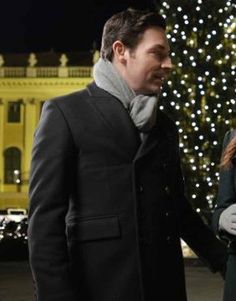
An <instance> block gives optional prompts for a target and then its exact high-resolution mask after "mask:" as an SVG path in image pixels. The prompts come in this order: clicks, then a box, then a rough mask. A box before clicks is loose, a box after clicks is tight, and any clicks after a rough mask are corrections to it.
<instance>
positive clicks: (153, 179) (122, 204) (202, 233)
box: [28, 83, 225, 301]
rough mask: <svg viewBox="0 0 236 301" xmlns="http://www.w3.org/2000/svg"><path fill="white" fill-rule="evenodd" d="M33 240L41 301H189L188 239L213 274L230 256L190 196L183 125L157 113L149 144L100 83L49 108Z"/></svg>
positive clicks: (33, 194)
mask: <svg viewBox="0 0 236 301" xmlns="http://www.w3.org/2000/svg"><path fill="white" fill-rule="evenodd" d="M28 235H29V249H30V264H31V268H32V272H33V277H34V281H35V289H36V291H35V292H36V295H37V300H38V301H72V300H73V301H85V300H86V301H154V300H155V301H157V300H165V301H185V300H186V292H185V280H184V266H183V258H182V252H181V244H180V237H182V238H183V239H184V240H185V241H186V243H187V244H188V245H189V246H190V247H191V248H192V249H193V250H194V251H195V252H196V253H197V254H198V255H199V256H200V257H201V258H202V259H203V260H204V261H205V262H206V263H207V264H208V265H209V267H210V268H211V269H212V270H217V269H218V268H219V267H220V266H221V265H222V262H223V260H224V259H223V257H224V255H225V250H224V247H223V245H222V244H221V243H220V242H219V240H218V239H216V238H215V236H214V234H213V231H211V230H210V229H209V228H208V227H207V226H206V225H205V224H204V223H203V222H202V220H201V219H200V217H199V216H198V214H196V213H195V211H194V210H192V208H191V206H190V204H189V203H188V201H187V200H186V198H185V196H184V187H183V178H182V174H181V168H180V160H179V150H178V131H177V129H176V126H175V123H174V122H173V121H171V120H170V119H169V118H168V117H167V116H166V115H165V114H164V113H163V112H161V111H158V113H157V121H156V124H155V126H154V127H153V128H152V130H151V131H150V132H149V133H148V135H145V137H144V140H143V141H142V142H141V140H140V137H139V133H138V131H137V129H136V128H135V126H134V124H133V122H132V120H131V119H130V116H129V114H128V112H127V110H126V109H125V108H124V107H123V105H122V104H121V102H120V101H119V100H118V99H116V98H115V97H113V96H112V95H110V94H109V93H107V92H105V91H104V90H102V89H100V88H98V87H97V86H96V85H95V83H92V84H91V85H89V86H88V87H87V88H86V89H84V90H82V91H79V92H75V93H73V94H70V95H67V96H63V97H59V98H56V99H53V100H50V101H47V102H46V103H45V104H44V107H43V112H42V115H41V120H40V123H39V126H38V128H37V130H36V133H35V140H34V146H33V153H32V165H31V177H30V210H29V232H28ZM163 296H165V297H163ZM163 298H164V299H163Z"/></svg>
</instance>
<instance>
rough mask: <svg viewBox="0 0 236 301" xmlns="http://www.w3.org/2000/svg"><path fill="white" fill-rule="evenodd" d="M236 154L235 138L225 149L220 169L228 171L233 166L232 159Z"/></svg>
mask: <svg viewBox="0 0 236 301" xmlns="http://www.w3.org/2000/svg"><path fill="white" fill-rule="evenodd" d="M235 154H236V137H234V138H233V139H232V140H231V141H230V143H229V144H228V145H227V147H226V148H225V150H224V152H223V154H222V156H221V161H220V168H223V169H228V168H231V167H232V166H233V163H232V159H233V156H234V155H235Z"/></svg>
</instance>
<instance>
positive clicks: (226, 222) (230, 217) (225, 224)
mask: <svg viewBox="0 0 236 301" xmlns="http://www.w3.org/2000/svg"><path fill="white" fill-rule="evenodd" d="M219 229H220V230H224V231H226V232H228V233H230V234H232V235H235V236H236V204H233V205H231V206H229V207H228V208H226V209H225V210H224V211H223V212H222V213H221V215H220V219H219Z"/></svg>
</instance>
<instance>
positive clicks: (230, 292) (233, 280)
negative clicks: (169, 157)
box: [212, 130, 236, 301]
mask: <svg viewBox="0 0 236 301" xmlns="http://www.w3.org/2000/svg"><path fill="white" fill-rule="evenodd" d="M234 137H236V130H230V131H228V132H227V133H226V134H225V137H224V142H223V150H224V149H225V148H226V146H227V145H228V144H229V142H230V141H231V140H232V139H233V138H234ZM232 163H233V166H232V168H228V169H222V170H221V171H220V183H219V190H218V196H217V204H216V207H215V211H214V214H213V220H212V221H213V227H214V230H215V232H216V234H217V235H218V236H219V238H221V239H222V240H223V241H225V242H226V243H227V244H228V253H229V257H228V262H227V270H226V277H225V288H224V301H235V300H236V237H235V236H233V235H230V234H227V233H226V232H224V231H219V218H220V215H221V213H222V212H223V211H224V210H225V209H226V208H227V207H228V206H230V205H233V204H235V203H236V156H234V158H233V160H232Z"/></svg>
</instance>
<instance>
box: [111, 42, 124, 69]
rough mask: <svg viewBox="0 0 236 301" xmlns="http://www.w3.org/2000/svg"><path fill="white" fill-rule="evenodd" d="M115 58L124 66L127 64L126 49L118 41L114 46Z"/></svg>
mask: <svg viewBox="0 0 236 301" xmlns="http://www.w3.org/2000/svg"><path fill="white" fill-rule="evenodd" d="M112 49H113V53H114V58H115V59H116V60H118V61H119V62H120V63H122V64H124V63H126V47H125V45H124V44H123V43H122V42H121V41H119V40H117V41H115V42H114V43H113V45H112Z"/></svg>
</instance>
